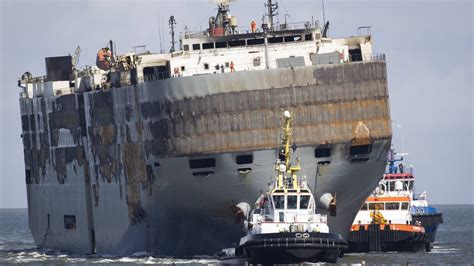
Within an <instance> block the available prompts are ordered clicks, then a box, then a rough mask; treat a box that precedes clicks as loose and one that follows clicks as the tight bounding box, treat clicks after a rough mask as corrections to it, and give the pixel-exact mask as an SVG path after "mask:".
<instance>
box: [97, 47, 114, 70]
mask: <svg viewBox="0 0 474 266" xmlns="http://www.w3.org/2000/svg"><path fill="white" fill-rule="evenodd" d="M111 58H112V51H110V50H109V49H108V48H102V49H100V50H99V52H97V59H96V62H95V63H96V65H97V67H98V68H99V69H102V70H109V69H110V64H111V62H110V60H111Z"/></svg>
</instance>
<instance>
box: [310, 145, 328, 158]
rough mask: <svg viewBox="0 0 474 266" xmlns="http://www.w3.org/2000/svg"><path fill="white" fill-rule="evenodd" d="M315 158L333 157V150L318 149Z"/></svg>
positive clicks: (315, 151) (326, 148)
mask: <svg viewBox="0 0 474 266" xmlns="http://www.w3.org/2000/svg"><path fill="white" fill-rule="evenodd" d="M314 157H316V158H324V157H331V148H329V147H324V148H316V149H315V150H314Z"/></svg>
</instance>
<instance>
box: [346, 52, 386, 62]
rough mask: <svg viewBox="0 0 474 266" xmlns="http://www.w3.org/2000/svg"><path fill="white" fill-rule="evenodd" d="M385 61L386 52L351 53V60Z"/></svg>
mask: <svg viewBox="0 0 474 266" xmlns="http://www.w3.org/2000/svg"><path fill="white" fill-rule="evenodd" d="M362 61H363V62H385V54H382V53H371V54H353V55H349V62H362Z"/></svg>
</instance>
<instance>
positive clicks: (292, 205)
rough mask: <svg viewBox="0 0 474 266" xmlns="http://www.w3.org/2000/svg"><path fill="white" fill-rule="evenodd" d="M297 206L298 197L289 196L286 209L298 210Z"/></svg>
mask: <svg viewBox="0 0 474 266" xmlns="http://www.w3.org/2000/svg"><path fill="white" fill-rule="evenodd" d="M296 204H298V196H288V199H287V206H286V208H287V209H290V210H294V209H296V208H298V207H297V205H296Z"/></svg>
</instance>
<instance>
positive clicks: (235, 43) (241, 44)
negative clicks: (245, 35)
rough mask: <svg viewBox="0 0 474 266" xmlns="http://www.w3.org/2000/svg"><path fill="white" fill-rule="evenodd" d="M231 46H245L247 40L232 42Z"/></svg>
mask: <svg viewBox="0 0 474 266" xmlns="http://www.w3.org/2000/svg"><path fill="white" fill-rule="evenodd" d="M229 46H230V47H238V46H245V40H237V41H230V42H229Z"/></svg>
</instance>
